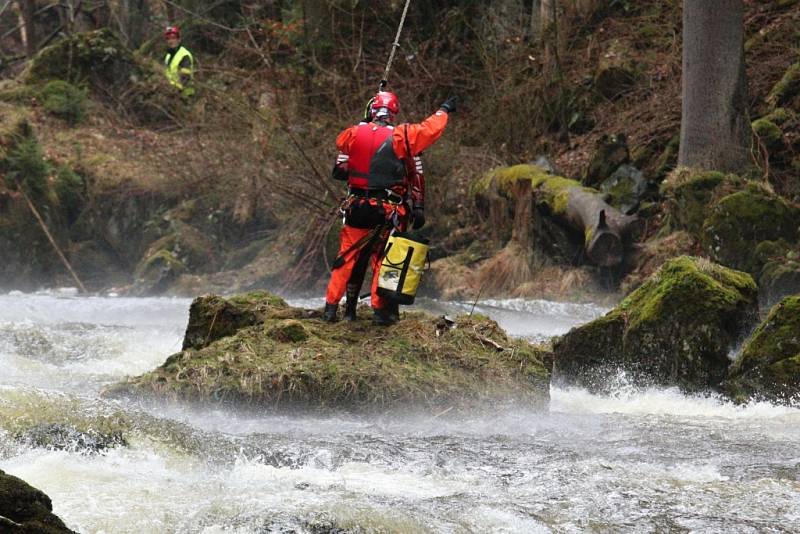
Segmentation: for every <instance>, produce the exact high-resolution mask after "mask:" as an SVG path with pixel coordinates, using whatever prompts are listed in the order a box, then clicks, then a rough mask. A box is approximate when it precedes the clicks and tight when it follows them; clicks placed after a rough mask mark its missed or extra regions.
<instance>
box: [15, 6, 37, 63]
mask: <svg viewBox="0 0 800 534" xmlns="http://www.w3.org/2000/svg"><path fill="white" fill-rule="evenodd" d="M17 4H18V5H19V12H20V15H21V16H22V28H21V34H22V41H23V43H24V44H25V53H26V54H27V56H28V57H29V58H30V57H33V56H34V55H35V54H36V51H37V48H38V44H39V37H38V36H37V35H36V21H35V15H36V2H35V1H34V0H18V1H17Z"/></svg>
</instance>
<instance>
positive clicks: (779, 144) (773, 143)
mask: <svg viewBox="0 0 800 534" xmlns="http://www.w3.org/2000/svg"><path fill="white" fill-rule="evenodd" d="M752 128H753V133H754V134H756V136H757V137H758V139H759V141H760V142H761V143H762V144H763V145H764V147H766V149H767V150H768V151H769V152H770V154H772V153H773V152H779V151H780V150H782V149H783V148H784V143H783V131H782V130H781V129H780V128H779V127H778V125H777V124H775V123H774V122H772V121H771V120H769V119H767V118H761V119H758V120H755V121H753V124H752Z"/></svg>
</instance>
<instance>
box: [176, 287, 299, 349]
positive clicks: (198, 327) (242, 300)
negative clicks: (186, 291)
mask: <svg viewBox="0 0 800 534" xmlns="http://www.w3.org/2000/svg"><path fill="white" fill-rule="evenodd" d="M287 309H288V306H287V304H286V302H285V301H284V300H283V299H281V298H280V297H276V296H275V295H273V294H271V293H268V292H266V291H254V292H252V293H244V294H242V295H236V296H233V297H230V298H227V299H225V298H222V297H218V296H216V295H204V296H202V297H197V298H196V299H194V300H193V301H192V305H191V306H190V307H189V324H188V325H187V326H186V334H185V335H184V336H183V347H182V348H181V350H186V349H201V348H203V347H205V346H208V345H209V344H210V343H212V342H214V341H216V340H218V339H221V338H223V337H227V336H232V335H233V334H235V333H236V332H237V331H238V330H240V329H242V328H246V327H248V326H254V325H258V324H263V323H264V321H265V320H266V319H267V317H270V316H276V315H279V314H283V313H284V312H285V311H286V310H287ZM282 316H284V317H285V315H282Z"/></svg>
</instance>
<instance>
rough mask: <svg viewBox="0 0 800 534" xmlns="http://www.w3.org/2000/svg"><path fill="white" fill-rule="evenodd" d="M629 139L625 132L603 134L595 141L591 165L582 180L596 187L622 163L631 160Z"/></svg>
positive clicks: (590, 159)
mask: <svg viewBox="0 0 800 534" xmlns="http://www.w3.org/2000/svg"><path fill="white" fill-rule="evenodd" d="M630 159H631V158H630V152H629V150H628V140H627V137H626V136H625V134H616V135H611V136H608V135H603V136H602V137H600V139H598V140H597V141H596V142H595V145H594V150H593V151H592V154H591V156H590V157H589V165H588V166H587V167H586V170H585V171H584V173H583V178H582V179H581V182H582V183H583V185H586V186H589V187H596V186H597V185H599V184H600V183H602V182H603V181H604V180H605V179H606V178H608V177H610V176H611V175H612V174H613V173H614V171H615V170H617V168H619V166H620V165H622V164H624V163H628V162H629V161H630Z"/></svg>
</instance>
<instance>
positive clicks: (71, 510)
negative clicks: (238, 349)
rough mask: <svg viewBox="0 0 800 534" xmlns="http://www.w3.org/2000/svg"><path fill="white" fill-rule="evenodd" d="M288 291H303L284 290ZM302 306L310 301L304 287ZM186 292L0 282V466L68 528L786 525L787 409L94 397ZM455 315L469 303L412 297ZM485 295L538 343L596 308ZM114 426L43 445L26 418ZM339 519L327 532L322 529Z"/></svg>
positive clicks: (161, 341) (172, 327) (799, 523)
mask: <svg viewBox="0 0 800 534" xmlns="http://www.w3.org/2000/svg"><path fill="white" fill-rule="evenodd" d="M300 303H301V304H302V302H300ZM307 304H309V305H312V304H313V305H315V306H316V305H318V303H317V301H311V302H307ZM188 305H189V301H188V300H185V299H128V298H111V297H88V298H86V297H76V296H74V295H71V294H69V293H65V294H59V293H46V294H39V295H32V294H21V293H12V294H8V295H0V469H2V470H4V471H6V472H8V473H10V474H13V475H16V476H19V477H21V478H23V479H24V480H26V481H28V482H29V483H31V484H32V485H34V486H36V487H38V488H40V489H42V490H43V491H45V493H47V494H48V495H49V496H50V497H51V498H52V500H53V506H54V512H55V513H56V514H58V515H59V516H60V517H61V518H62V519H63V520H64V521H65V522H66V524H67V525H68V526H69V527H70V528H72V529H74V530H77V531H79V532H84V533H112V532H124V533H128V532H129V533H151V532H152V533H161V532H187V533H188V532H203V533H222V532H225V533H230V532H235V533H242V534H244V533H255V532H310V533H320V532H398V533H400V532H402V533H406V532H453V533H456V532H476V533H478V532H480V533H483V532H521V533H522V532H524V533H528V532H586V531H595V532H616V531H633V532H664V531H691V532H734V531H735V532H794V531H800V409H797V408H791V407H781V406H774V405H771V404H766V403H753V404H750V405H747V406H736V405H733V404H730V403H727V402H725V401H724V400H722V399H720V398H717V397H714V396H686V395H683V394H681V393H680V392H678V391H677V390H672V389H644V390H642V389H636V388H632V387H630V386H628V385H627V384H626V382H625V379H624V376H620V377H618V386H617V387H616V389H615V391H614V393H613V394H611V395H607V396H598V395H592V394H589V393H587V392H586V391H584V390H580V389H559V388H554V389H552V390H551V405H550V410H549V412H547V413H537V412H529V411H525V410H520V409H514V410H510V409H509V410H504V411H499V412H498V411H494V412H488V413H483V414H476V415H475V416H474V417H466V418H465V417H461V418H453V417H448V415H449V414H444V415H440V416H436V415H435V414H429V413H404V414H385V415H384V416H381V417H370V418H366V417H356V416H344V415H340V416H327V417H288V416H277V415H270V414H263V413H258V412H253V411H235V410H230V409H217V410H208V409H205V410H201V409H198V408H195V407H192V406H187V405H182V404H178V403H163V402H158V403H155V402H151V403H128V402H120V401H108V400H105V399H102V398H101V397H100V395H99V392H100V390H101V389H102V388H103V387H104V386H105V385H107V384H111V383H114V382H115V381H117V380H120V379H121V378H123V377H124V376H126V375H132V374H138V373H141V372H144V371H147V370H150V369H152V368H153V367H156V366H157V365H160V364H161V363H162V362H163V361H164V359H165V358H166V356H168V355H169V354H171V353H173V352H176V351H178V350H179V349H180V345H181V339H182V335H183V331H184V328H185V326H186V321H187V318H188ZM424 306H425V307H426V308H428V309H431V310H433V311H436V312H437V313H438V312H441V313H449V314H453V315H455V314H456V313H462V312H464V311H466V312H469V311H470V309H471V308H472V303H442V302H427V303H424ZM603 311H604V310H603V309H601V308H598V307H595V306H591V305H574V304H561V303H551V302H545V301H525V300H508V301H502V300H499V301H484V302H481V303H479V304H478V306H477V307H476V312H479V313H482V314H485V315H489V316H492V317H493V318H495V319H497V320H498V321H499V322H500V324H501V325H502V326H504V328H507V329H508V330H509V331H510V332H511V333H512V334H514V335H519V336H523V337H526V338H530V339H535V340H540V339H544V338H547V337H549V336H553V335H557V334H560V333H563V332H565V331H566V330H568V329H569V328H571V327H572V326H575V325H577V324H580V323H582V322H585V321H588V320H591V319H592V318H594V317H596V316H598V315H599V314H602V313H603ZM48 424H61V425H67V426H69V425H72V426H75V427H79V428H98V429H109V428H111V429H115V430H119V431H120V432H121V434H122V435H123V436H124V437H125V440H126V445H124V446H117V447H112V448H108V449H105V450H102V451H100V452H89V451H86V450H82V449H80V448H77V447H69V446H67V447H66V448H52V447H51V448H46V447H42V446H39V445H37V444H36V443H33V442H31V441H30V440H26V439H25V436H27V435H28V434H26V429H30V428H36V427H38V426H41V425H48ZM336 529H339V530H336Z"/></svg>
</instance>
